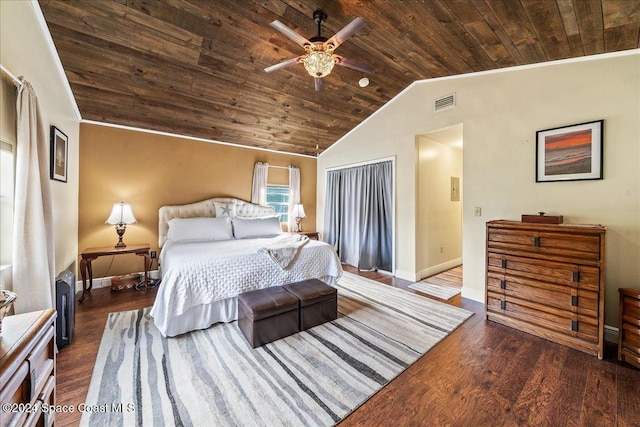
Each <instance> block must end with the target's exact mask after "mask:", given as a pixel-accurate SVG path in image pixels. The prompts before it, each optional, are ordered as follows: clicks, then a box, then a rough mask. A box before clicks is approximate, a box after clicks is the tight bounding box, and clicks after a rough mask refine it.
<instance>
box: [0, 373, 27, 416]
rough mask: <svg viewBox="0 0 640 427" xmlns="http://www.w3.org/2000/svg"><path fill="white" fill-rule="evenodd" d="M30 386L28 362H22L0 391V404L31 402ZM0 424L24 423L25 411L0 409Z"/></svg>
mask: <svg viewBox="0 0 640 427" xmlns="http://www.w3.org/2000/svg"><path fill="white" fill-rule="evenodd" d="M30 396H31V386H30V381H29V364H28V363H27V362H22V363H21V364H20V366H19V367H18V369H17V370H16V371H15V373H14V374H13V376H12V377H11V378H10V379H9V381H8V382H7V384H5V385H4V386H3V387H2V391H1V392H0V404H5V403H13V404H29V403H31V398H30ZM1 413H2V417H0V426H2V427H5V426H19V425H22V424H24V420H25V419H26V418H27V415H28V414H26V413H25V412H15V411H11V412H5V411H2V412H1Z"/></svg>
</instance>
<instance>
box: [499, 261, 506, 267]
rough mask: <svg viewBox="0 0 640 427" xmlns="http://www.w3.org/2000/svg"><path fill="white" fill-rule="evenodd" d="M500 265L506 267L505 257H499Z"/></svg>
mask: <svg viewBox="0 0 640 427" xmlns="http://www.w3.org/2000/svg"><path fill="white" fill-rule="evenodd" d="M500 267H502V268H507V260H506V259H501V260H500Z"/></svg>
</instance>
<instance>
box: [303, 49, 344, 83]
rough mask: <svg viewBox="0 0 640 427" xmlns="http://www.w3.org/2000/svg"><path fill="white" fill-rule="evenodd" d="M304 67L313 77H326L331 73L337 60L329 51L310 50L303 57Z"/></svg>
mask: <svg viewBox="0 0 640 427" xmlns="http://www.w3.org/2000/svg"><path fill="white" fill-rule="evenodd" d="M302 63H303V65H304V68H305V69H306V70H307V72H308V73H309V75H310V76H311V77H325V76H328V75H329V74H330V73H331V70H333V66H334V65H335V63H336V61H335V59H334V58H333V55H331V54H330V53H328V52H317V51H314V52H309V53H307V54H306V55H305V56H304V58H303V59H302Z"/></svg>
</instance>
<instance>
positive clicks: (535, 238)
mask: <svg viewBox="0 0 640 427" xmlns="http://www.w3.org/2000/svg"><path fill="white" fill-rule="evenodd" d="M533 246H535V247H536V248H539V247H540V236H536V237H534V238H533Z"/></svg>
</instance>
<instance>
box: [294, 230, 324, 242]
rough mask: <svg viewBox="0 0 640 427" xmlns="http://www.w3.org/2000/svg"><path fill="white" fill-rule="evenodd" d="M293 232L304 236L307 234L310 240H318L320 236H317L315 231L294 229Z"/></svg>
mask: <svg viewBox="0 0 640 427" xmlns="http://www.w3.org/2000/svg"><path fill="white" fill-rule="evenodd" d="M295 234H304V235H305V236H307V237H308V238H310V239H312V240H320V237H319V236H318V232H317V231H296V233H295Z"/></svg>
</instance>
